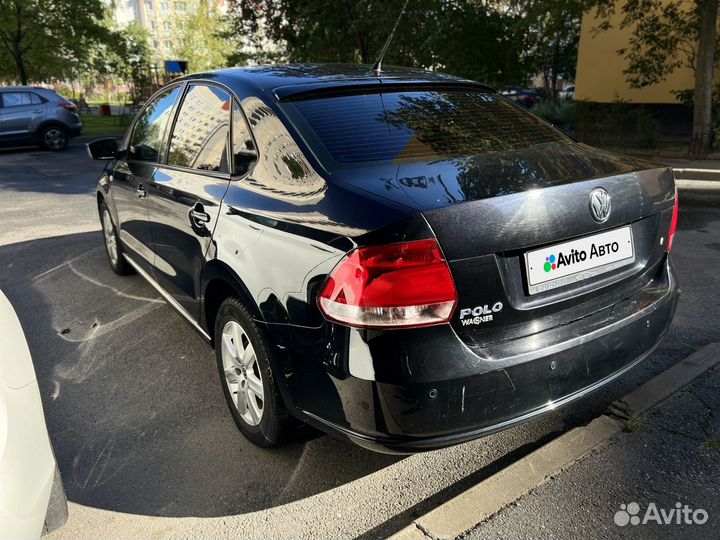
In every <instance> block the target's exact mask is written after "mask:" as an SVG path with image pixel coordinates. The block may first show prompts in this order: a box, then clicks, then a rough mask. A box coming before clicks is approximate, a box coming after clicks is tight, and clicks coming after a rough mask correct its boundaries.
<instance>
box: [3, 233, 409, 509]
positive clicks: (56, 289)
mask: <svg viewBox="0 0 720 540" xmlns="http://www.w3.org/2000/svg"><path fill="white" fill-rule="evenodd" d="M0 262H1V263H2V264H0V287H1V288H2V290H3V291H4V292H5V294H6V295H7V296H8V298H9V299H10V301H11V303H12V304H13V306H14V307H15V310H16V312H17V314H18V317H19V319H20V321H21V323H22V326H23V329H24V331H25V335H26V338H27V341H28V344H29V346H30V351H31V353H32V356H33V360H34V364H35V369H36V372H37V376H38V381H39V385H40V390H41V394H42V399H43V404H44V407H45V415H46V420H47V426H48V430H49V433H50V438H51V440H52V442H53V445H54V449H55V454H56V457H57V461H58V464H59V467H60V470H61V473H62V477H63V481H64V484H65V489H66V492H67V495H68V499H69V500H70V501H74V502H76V503H79V504H82V505H86V506H91V507H97V508H104V509H109V510H114V511H118V512H127V513H133V514H145V515H162V516H198V517H202V516H223V515H233V514H242V513H247V512H253V511H257V510H261V509H265V508H268V507H273V506H277V505H280V504H284V503H288V502H291V501H294V500H297V499H299V498H305V497H309V496H312V495H314V494H316V493H320V492H323V491H326V490H329V489H332V488H335V487H337V486H340V485H342V484H345V483H348V482H351V481H353V480H355V479H357V478H359V477H362V476H365V475H368V474H372V473H374V472H376V471H378V470H381V469H383V468H384V467H387V466H389V465H391V464H393V463H396V462H397V461H399V460H400V459H402V458H400V457H397V456H388V455H382V454H377V453H373V452H370V451H367V450H364V449H362V448H359V447H356V446H354V445H351V444H348V443H345V442H342V441H337V440H335V439H332V438H331V437H327V436H321V435H320V434H319V433H317V432H315V431H313V430H310V429H308V430H306V433H305V435H304V436H303V437H302V438H301V439H300V440H299V441H297V442H295V443H293V444H290V445H287V446H284V447H281V448H277V449H261V448H258V447H256V446H254V445H252V444H251V443H249V442H248V441H247V440H246V439H245V438H244V437H243V436H242V435H241V434H240V433H239V432H238V431H237V429H236V427H235V425H234V423H233V421H232V418H231V416H230V414H229V412H228V411H227V409H226V405H225V402H224V399H223V396H222V390H221V387H220V382H219V377H218V374H217V369H216V366H215V360H214V354H213V351H212V349H211V348H210V347H209V346H208V345H207V344H206V343H205V342H204V341H203V340H202V339H201V338H200V337H199V336H197V335H196V334H195V332H194V331H193V330H192V329H191V327H190V326H189V325H188V324H187V323H185V321H183V320H182V319H181V318H180V317H179V316H178V315H177V314H176V313H175V312H174V311H172V310H171V309H170V308H169V307H168V306H167V305H166V304H165V303H164V302H163V301H162V300H161V299H160V297H159V296H158V295H157V293H156V292H155V291H154V290H153V289H152V288H151V287H150V286H149V285H147V284H146V283H145V282H144V281H143V280H142V279H141V278H140V277H138V276H128V277H120V276H117V275H115V274H114V273H112V271H111V270H110V269H109V267H108V264H107V260H106V256H105V252H104V249H103V247H102V237H101V234H100V233H98V232H93V233H84V234H75V235H68V236H61V237H55V238H46V239H40V240H32V241H28V242H23V243H19V244H12V245H8V246H2V247H0ZM349 463H351V464H352V466H348V464H349Z"/></svg>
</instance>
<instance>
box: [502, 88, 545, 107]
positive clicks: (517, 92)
mask: <svg viewBox="0 0 720 540" xmlns="http://www.w3.org/2000/svg"><path fill="white" fill-rule="evenodd" d="M500 94H502V95H503V96H505V97H506V98H508V99H509V100H510V101H514V102H515V103H518V104H520V105H522V106H523V107H525V108H526V109H532V108H533V107H534V106H535V104H536V103H537V102H538V101H540V94H539V93H538V91H537V90H535V89H534V88H518V87H507V88H503V89H502V90H500Z"/></svg>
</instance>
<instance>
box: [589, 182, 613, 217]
mask: <svg viewBox="0 0 720 540" xmlns="http://www.w3.org/2000/svg"><path fill="white" fill-rule="evenodd" d="M610 208H611V205H610V194H609V193H608V192H607V191H605V190H604V189H603V188H595V189H593V190H592V192H591V193H590V213H591V214H592V217H593V219H594V220H595V221H597V222H598V223H603V222H604V221H607V218H609V217H610Z"/></svg>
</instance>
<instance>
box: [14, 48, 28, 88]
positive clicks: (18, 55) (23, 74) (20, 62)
mask: <svg viewBox="0 0 720 540" xmlns="http://www.w3.org/2000/svg"><path fill="white" fill-rule="evenodd" d="M13 58H14V59H15V67H17V72H18V77H20V84H22V85H23V86H27V83H28V78H27V71H25V60H24V59H23V54H22V51H21V50H20V47H19V46H16V47H15V50H14V51H13Z"/></svg>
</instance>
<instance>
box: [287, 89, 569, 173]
mask: <svg viewBox="0 0 720 540" xmlns="http://www.w3.org/2000/svg"><path fill="white" fill-rule="evenodd" d="M282 107H283V109H284V110H285V111H286V112H287V114H288V115H289V116H290V118H291V120H292V121H293V123H294V124H295V125H296V127H297V128H298V130H299V131H300V132H301V133H302V135H303V136H304V137H305V138H306V140H307V142H308V144H309V145H310V146H311V147H312V148H313V149H314V150H316V151H317V153H318V154H319V157H320V158H321V160H323V159H322V158H323V156H324V157H325V158H328V157H329V158H330V159H332V160H333V161H335V162H336V163H337V164H340V165H345V166H352V164H355V163H357V164H360V163H374V162H390V161H405V160H408V161H427V160H434V159H448V158H455V157H469V156H473V155H478V154H485V153H489V152H500V151H509V150H516V149H519V148H526V147H530V146H535V145H538V144H543V143H547V142H555V141H561V140H567V139H566V137H565V136H564V135H563V134H561V133H560V132H559V131H557V130H555V129H554V128H552V127H551V126H549V125H547V124H545V123H544V122H542V121H540V120H539V119H538V118H536V117H535V116H533V115H531V114H529V113H527V112H525V111H523V110H521V109H520V108H519V107H516V106H515V105H513V104H511V103H508V102H507V100H505V99H504V98H502V97H501V96H499V95H497V94H491V93H485V92H479V91H472V90H441V91H414V92H386V93H374V94H361V95H347V96H339V97H327V98H317V99H307V100H298V101H290V102H287V103H284V104H283V105H282Z"/></svg>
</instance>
